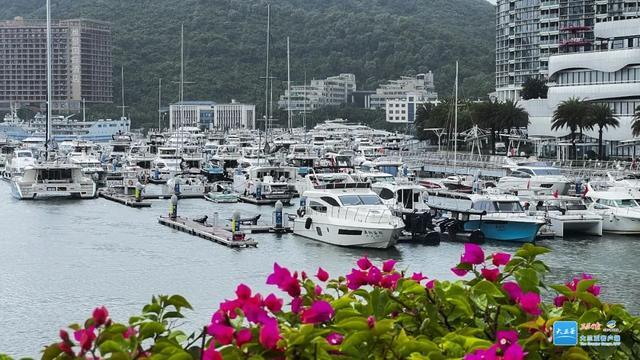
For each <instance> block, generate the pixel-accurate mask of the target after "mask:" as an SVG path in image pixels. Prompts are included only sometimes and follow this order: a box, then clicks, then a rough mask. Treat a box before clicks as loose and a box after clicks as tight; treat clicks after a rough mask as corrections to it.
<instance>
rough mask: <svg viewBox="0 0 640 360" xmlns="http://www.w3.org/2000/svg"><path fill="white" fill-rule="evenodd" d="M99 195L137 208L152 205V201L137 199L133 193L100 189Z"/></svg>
mask: <svg viewBox="0 0 640 360" xmlns="http://www.w3.org/2000/svg"><path fill="white" fill-rule="evenodd" d="M98 196H100V197H101V198H103V199H107V200H110V201H113V202H117V203H119V204H122V205H125V206H128V207H132V208H136V209H140V208H148V207H151V203H150V202H148V201H144V200H141V201H136V198H135V197H134V196H133V195H125V194H119V193H114V192H109V191H102V190H100V191H98Z"/></svg>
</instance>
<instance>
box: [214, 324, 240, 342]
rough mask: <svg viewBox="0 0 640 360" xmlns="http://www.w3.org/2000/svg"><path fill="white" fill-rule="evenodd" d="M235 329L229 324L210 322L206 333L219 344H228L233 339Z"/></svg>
mask: <svg viewBox="0 0 640 360" xmlns="http://www.w3.org/2000/svg"><path fill="white" fill-rule="evenodd" d="M234 332H235V330H234V329H233V328H232V327H231V326H227V325H222V324H210V325H209V326H207V333H208V334H209V335H211V336H213V337H214V338H215V339H216V341H217V342H218V343H220V344H221V345H229V344H231V342H232V341H233V333H234Z"/></svg>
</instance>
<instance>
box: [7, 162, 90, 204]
mask: <svg viewBox="0 0 640 360" xmlns="http://www.w3.org/2000/svg"><path fill="white" fill-rule="evenodd" d="M11 190H12V191H11V192H12V194H13V196H14V197H16V198H17V199H20V200H31V199H48V198H75V199H90V198H94V197H95V196H96V184H95V183H94V182H93V180H92V179H91V178H90V177H88V176H86V175H84V174H83V173H82V168H81V167H80V166H78V165H73V164H68V163H61V162H58V161H45V162H43V163H40V164H34V165H30V166H27V167H25V168H24V171H23V173H22V175H18V176H15V177H13V178H12V188H11Z"/></svg>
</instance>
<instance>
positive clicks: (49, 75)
mask: <svg viewBox="0 0 640 360" xmlns="http://www.w3.org/2000/svg"><path fill="white" fill-rule="evenodd" d="M51 57H52V54H51V3H50V0H47V124H46V130H45V143H44V146H45V150H49V138H50V137H51V114H52V111H51V110H52V109H51V107H52V106H53V102H52V99H51V87H52V82H53V74H52V71H53V69H52V68H53V67H52V65H51Z"/></svg>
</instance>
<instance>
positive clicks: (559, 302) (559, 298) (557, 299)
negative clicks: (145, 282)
mask: <svg viewBox="0 0 640 360" xmlns="http://www.w3.org/2000/svg"><path fill="white" fill-rule="evenodd" d="M567 301H569V298H568V297H566V296H564V295H558V296H556V297H555V298H553V305H555V306H557V307H562V306H563V305H564V303H566V302H567Z"/></svg>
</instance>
